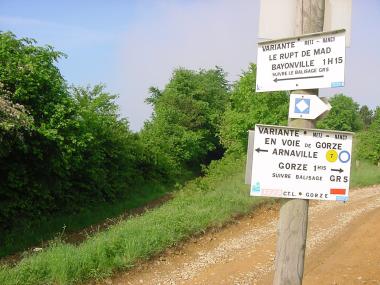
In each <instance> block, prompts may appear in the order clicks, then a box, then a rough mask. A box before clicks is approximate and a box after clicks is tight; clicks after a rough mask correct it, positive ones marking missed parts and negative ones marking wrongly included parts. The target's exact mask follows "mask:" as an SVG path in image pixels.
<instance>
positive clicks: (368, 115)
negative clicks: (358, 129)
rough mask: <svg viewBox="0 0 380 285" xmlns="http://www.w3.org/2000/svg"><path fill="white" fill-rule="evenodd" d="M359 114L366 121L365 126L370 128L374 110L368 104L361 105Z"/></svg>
mask: <svg viewBox="0 0 380 285" xmlns="http://www.w3.org/2000/svg"><path fill="white" fill-rule="evenodd" d="M359 115H360V118H361V119H362V121H363V123H364V128H365V129H368V127H369V125H371V123H372V120H373V111H372V110H370V109H369V108H368V106H367V105H364V106H361V107H360V110H359Z"/></svg>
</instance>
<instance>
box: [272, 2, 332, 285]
mask: <svg viewBox="0 0 380 285" xmlns="http://www.w3.org/2000/svg"><path fill="white" fill-rule="evenodd" d="M324 6H325V0H297V19H296V31H297V34H299V35H302V34H308V33H314V32H321V31H323V16H324V8H325V7H324ZM297 93H298V94H311V95H318V89H310V90H297ZM288 126H291V127H297V128H314V127H315V121H314V120H303V119H289V123H288ZM308 210H309V200H302V199H291V200H288V201H287V202H286V203H285V204H284V205H283V206H282V207H281V210H280V220H279V226H278V237H277V249H276V261H275V275H274V280H273V284H274V285H301V284H302V277H303V269H304V257H305V248H306V236H307V224H308Z"/></svg>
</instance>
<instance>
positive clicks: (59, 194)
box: [0, 33, 160, 231]
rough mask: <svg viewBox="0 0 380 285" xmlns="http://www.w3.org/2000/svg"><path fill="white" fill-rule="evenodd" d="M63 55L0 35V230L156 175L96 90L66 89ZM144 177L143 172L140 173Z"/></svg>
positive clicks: (108, 196)
mask: <svg viewBox="0 0 380 285" xmlns="http://www.w3.org/2000/svg"><path fill="white" fill-rule="evenodd" d="M62 56H63V54H62V53H60V52H57V51H55V50H54V49H53V48H52V47H49V46H46V47H39V46H36V43H35V41H33V40H30V39H17V38H16V37H15V35H13V34H11V33H0V63H1V64H0V225H1V226H0V230H1V231H3V230H10V229H12V228H14V227H16V226H19V225H20V224H22V223H23V222H26V221H30V220H33V219H36V218H37V217H47V216H49V215H51V214H54V213H58V212H61V213H62V212H73V211H74V212H75V211H78V210H80V209H82V208H87V207H88V206H89V205H91V204H96V203H99V202H101V201H115V200H116V199H118V198H121V197H125V196H126V195H127V194H128V193H129V192H130V191H131V190H132V189H133V188H134V187H135V186H136V185H137V184H138V183H140V182H143V181H145V180H146V179H148V177H149V178H150V177H154V176H155V175H160V173H159V171H156V169H155V166H154V164H153V158H152V155H150V152H149V150H148V152H147V153H143V151H144V147H143V145H142V144H141V143H140V140H139V137H138V135H136V134H133V133H132V132H131V131H130V130H129V126H128V122H127V121H126V120H125V119H122V118H119V115H118V106H117V105H116V103H115V99H116V96H115V95H111V94H109V93H107V92H106V91H105V89H104V86H102V85H96V86H95V87H93V88H90V87H88V88H82V87H73V88H68V87H67V84H66V82H65V80H64V79H63V77H62V76H61V74H60V72H59V70H58V69H57V67H56V66H55V63H56V61H57V60H58V59H59V58H60V57H62ZM147 169H148V170H149V173H148V174H147V173H146V170H147Z"/></svg>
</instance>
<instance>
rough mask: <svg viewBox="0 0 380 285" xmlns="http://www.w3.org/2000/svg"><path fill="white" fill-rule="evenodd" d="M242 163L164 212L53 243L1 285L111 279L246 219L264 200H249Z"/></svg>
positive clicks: (10, 271)
mask: <svg viewBox="0 0 380 285" xmlns="http://www.w3.org/2000/svg"><path fill="white" fill-rule="evenodd" d="M243 169H244V159H234V158H232V157H229V158H226V159H223V161H222V162H218V163H213V164H212V165H211V168H210V171H209V173H208V174H207V175H206V176H205V177H203V178H198V179H195V180H193V181H192V182H191V183H188V184H187V185H186V186H185V187H184V189H183V190H181V191H178V192H177V193H176V195H175V197H174V198H173V199H172V200H171V201H169V202H167V203H165V204H164V205H163V206H161V207H159V208H157V209H154V210H151V211H148V212H147V213H145V214H143V215H141V216H138V217H134V218H131V219H129V220H127V221H123V222H120V223H119V224H117V225H115V226H113V227H111V228H110V229H109V230H107V231H105V232H102V233H98V234H96V235H95V236H93V237H91V238H89V239H88V240H86V241H85V242H83V243H82V244H80V245H78V246H74V245H69V244H63V243H57V244H55V245H52V246H51V247H49V248H48V249H46V250H45V251H43V252H40V253H37V254H33V255H31V256H29V257H26V258H24V259H23V260H22V261H21V262H20V263H18V264H17V265H16V266H14V267H3V268H2V269H0V284H72V283H76V282H81V281H84V280H86V279H89V278H101V277H106V276H109V275H110V274H111V273H112V272H113V271H115V270H117V269H122V268H128V267H131V266H133V265H134V264H135V263H136V261H137V260H139V259H143V258H147V257H149V256H152V255H154V254H156V253H158V252H160V251H162V250H164V249H165V248H167V247H169V246H172V245H175V244H176V243H178V242H179V241H181V240H183V239H184V238H186V237H189V236H191V235H193V234H196V233H200V232H202V231H204V230H205V229H207V228H209V227H212V226H221V225H223V224H224V223H225V222H226V221H228V220H230V219H231V218H232V217H233V216H235V215H239V214H243V213H247V212H248V211H250V210H251V209H252V208H253V207H254V206H255V205H258V204H259V203H261V202H262V201H265V200H268V199H264V198H252V197H249V196H248V189H249V187H248V186H247V185H244V184H243V181H244V180H243V173H244V171H243Z"/></svg>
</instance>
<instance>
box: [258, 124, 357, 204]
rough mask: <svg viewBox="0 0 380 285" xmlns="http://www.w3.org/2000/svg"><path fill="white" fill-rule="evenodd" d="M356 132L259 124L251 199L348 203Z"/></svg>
mask: <svg viewBox="0 0 380 285" xmlns="http://www.w3.org/2000/svg"><path fill="white" fill-rule="evenodd" d="M351 147H352V133H350V132H338V131H328V130H318V129H299V128H290V127H279V126H270V125H256V128H255V138H254V152H253V162H252V178H251V179H252V182H251V196H270V197H282V198H294V199H318V200H336V201H347V200H348V192H349V181H350V166H351Z"/></svg>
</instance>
